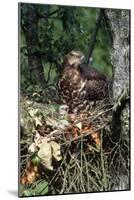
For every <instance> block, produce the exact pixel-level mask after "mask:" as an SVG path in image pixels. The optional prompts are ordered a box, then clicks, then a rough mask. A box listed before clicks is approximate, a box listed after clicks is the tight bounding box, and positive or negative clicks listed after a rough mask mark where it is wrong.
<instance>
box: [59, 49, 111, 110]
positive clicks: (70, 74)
mask: <svg viewBox="0 0 134 200" xmlns="http://www.w3.org/2000/svg"><path fill="white" fill-rule="evenodd" d="M83 58H84V55H83V53H82V52H80V51H71V52H70V53H68V54H67V55H66V56H65V57H64V60H63V71H62V73H61V76H60V78H59V83H58V90H59V94H60V97H61V99H62V102H63V103H64V104H66V105H68V107H69V112H75V113H78V112H81V111H83V110H90V108H91V105H95V104H96V101H100V100H102V99H104V98H106V97H107V95H108V78H107V77H106V76H105V75H103V74H102V73H100V72H99V71H97V70H96V69H93V68H90V67H87V66H85V65H84V64H82V61H83Z"/></svg>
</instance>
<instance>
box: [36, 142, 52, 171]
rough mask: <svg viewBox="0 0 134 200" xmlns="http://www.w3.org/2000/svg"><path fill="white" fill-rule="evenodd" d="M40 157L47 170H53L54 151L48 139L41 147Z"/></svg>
mask: <svg viewBox="0 0 134 200" xmlns="http://www.w3.org/2000/svg"><path fill="white" fill-rule="evenodd" d="M38 156H39V158H40V159H41V163H42V164H43V165H44V166H45V167H46V168H47V169H50V170H53V166H52V149H51V144H50V143H48V141H47V139H44V141H43V143H42V144H41V145H40V150H39V151H38Z"/></svg>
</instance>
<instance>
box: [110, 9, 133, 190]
mask: <svg viewBox="0 0 134 200" xmlns="http://www.w3.org/2000/svg"><path fill="white" fill-rule="evenodd" d="M106 15H107V17H108V19H109V23H110V26H111V30H112V35H113V49H112V51H111V62H112V65H113V82H112V88H111V89H112V90H111V91H112V99H113V103H114V105H115V106H114V110H113V116H112V134H113V138H114V140H115V141H116V142H119V141H122V144H125V145H126V148H125V146H124V145H122V149H121V151H122V152H124V161H123V164H124V165H125V166H126V167H125V169H124V168H123V167H121V168H120V172H119V174H120V177H121V179H122V177H123V180H124V176H125V177H127V178H125V179H126V183H125V185H124V186H123V188H122V187H121V186H119V187H121V189H129V172H130V168H129V160H130V159H129V158H130V148H129V147H130V91H129V90H130V44H129V43H130V26H129V25H130V11H129V10H113V9H108V10H106ZM119 156H120V155H119ZM119 159H121V158H120V157H119ZM126 168H127V170H126Z"/></svg>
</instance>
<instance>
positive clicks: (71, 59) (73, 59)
mask: <svg viewBox="0 0 134 200" xmlns="http://www.w3.org/2000/svg"><path fill="white" fill-rule="evenodd" d="M83 59H84V54H83V53H82V52H80V51H74V50H72V51H71V52H69V53H68V54H67V55H66V56H65V58H64V64H65V65H67V64H69V65H72V66H76V65H79V64H81V63H82V61H83Z"/></svg>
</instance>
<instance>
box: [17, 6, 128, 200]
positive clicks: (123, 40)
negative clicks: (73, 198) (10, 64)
mask: <svg viewBox="0 0 134 200" xmlns="http://www.w3.org/2000/svg"><path fill="white" fill-rule="evenodd" d="M19 73H20V74H19V84H20V87H19V100H20V102H19V104H20V105H19V127H20V129H19V196H20V197H32V196H42V195H44V196H47V195H62V194H80V193H93V192H94V193H95V192H109V191H124V190H130V10H125V9H108V8H90V7H78V6H61V5H46V4H31V3H19Z"/></svg>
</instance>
